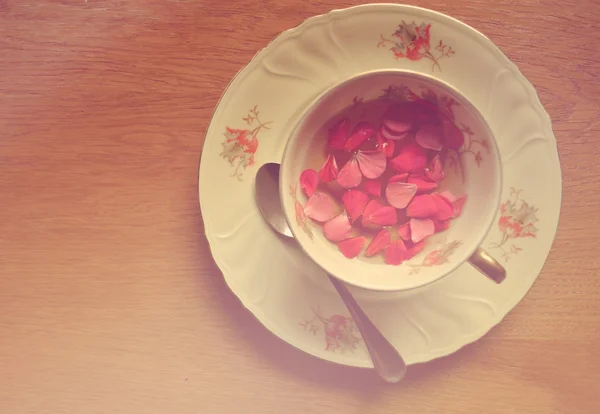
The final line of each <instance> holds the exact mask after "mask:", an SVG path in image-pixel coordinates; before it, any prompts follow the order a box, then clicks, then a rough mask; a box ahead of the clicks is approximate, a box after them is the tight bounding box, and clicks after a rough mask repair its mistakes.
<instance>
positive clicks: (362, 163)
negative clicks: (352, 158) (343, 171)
mask: <svg viewBox="0 0 600 414" xmlns="http://www.w3.org/2000/svg"><path fill="white" fill-rule="evenodd" d="M356 161H358V166H359V168H360V171H361V172H362V174H363V175H364V176H365V177H366V178H370V179H374V178H378V177H379V176H381V174H383V172H384V171H385V167H386V165H387V159H386V157H385V154H384V153H382V152H379V151H358V152H357V153H356Z"/></svg>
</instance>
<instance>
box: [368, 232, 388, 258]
mask: <svg viewBox="0 0 600 414" xmlns="http://www.w3.org/2000/svg"><path fill="white" fill-rule="evenodd" d="M391 239H392V237H391V235H390V232H389V231H388V229H383V230H381V231H380V232H379V233H377V235H376V236H375V237H374V238H373V240H372V241H371V243H369V246H368V247H367V251H366V252H365V254H366V255H367V256H368V257H372V256H375V255H376V254H377V253H379V252H380V251H382V250H383V249H385V248H386V247H387V245H388V244H390V240H391Z"/></svg>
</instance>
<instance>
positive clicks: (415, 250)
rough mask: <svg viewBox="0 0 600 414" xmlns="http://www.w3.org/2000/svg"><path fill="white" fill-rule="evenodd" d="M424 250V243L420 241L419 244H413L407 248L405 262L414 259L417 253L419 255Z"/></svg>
mask: <svg viewBox="0 0 600 414" xmlns="http://www.w3.org/2000/svg"><path fill="white" fill-rule="evenodd" d="M424 248H425V242H424V241H420V242H419V243H415V244H413V245H412V246H411V247H409V248H408V257H407V260H408V259H411V258H413V257H415V256H416V255H418V254H419V253H421V252H422V251H423V249H424Z"/></svg>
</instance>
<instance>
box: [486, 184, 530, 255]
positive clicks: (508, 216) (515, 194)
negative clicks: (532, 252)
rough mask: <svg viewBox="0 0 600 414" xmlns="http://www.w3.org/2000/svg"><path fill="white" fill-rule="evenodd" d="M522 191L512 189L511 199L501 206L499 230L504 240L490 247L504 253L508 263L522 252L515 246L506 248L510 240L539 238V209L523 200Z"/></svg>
mask: <svg viewBox="0 0 600 414" xmlns="http://www.w3.org/2000/svg"><path fill="white" fill-rule="evenodd" d="M521 191H522V190H516V189H515V188H511V198H510V199H508V200H506V201H505V202H504V203H502V204H501V205H500V218H499V219H498V228H499V229H500V231H501V232H502V239H501V240H500V241H499V242H498V243H492V244H491V245H490V247H491V248H492V249H500V250H501V251H502V257H503V258H504V260H505V261H506V262H508V260H509V259H510V257H511V256H514V255H517V254H518V253H519V252H520V251H521V250H522V248H520V247H517V246H515V245H512V246H510V247H509V248H506V247H505V245H506V244H507V243H508V242H509V240H512V239H520V238H526V237H534V238H535V237H536V236H537V231H538V229H537V227H536V226H535V223H537V221H538V218H537V214H536V213H537V211H538V209H537V208H536V207H534V206H532V205H530V204H529V203H527V202H526V201H524V200H522V199H521Z"/></svg>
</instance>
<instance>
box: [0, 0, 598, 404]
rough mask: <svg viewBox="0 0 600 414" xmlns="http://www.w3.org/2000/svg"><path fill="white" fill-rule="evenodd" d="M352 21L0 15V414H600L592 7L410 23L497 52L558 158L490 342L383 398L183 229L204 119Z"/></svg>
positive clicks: (189, 13) (76, 5) (295, 10)
mask: <svg viewBox="0 0 600 414" xmlns="http://www.w3.org/2000/svg"><path fill="white" fill-rule="evenodd" d="M358 3H359V2H352V1H347V2H343V1H334V0H329V1H323V0H320V1H316V0H315V1H311V2H305V1H300V0H289V1H288V0H286V1H279V2H277V1H274V0H232V1H228V2H223V3H221V2H220V1H217V0H196V1H192V0H181V1H174V0H146V1H143V0H120V1H117V0H111V1H101V0H78V1H75V0H56V1H48V0H37V1H17V0H0V377H1V378H2V379H1V381H2V382H1V384H0V412H2V413H7V414H21V413H35V414H44V413H48V414H50V413H51V414H59V413H77V414H83V413H86V414H87V413H107V414H118V413H123V414H125V413H126V414H131V413H144V414H150V413H177V414H192V413H194V414H196V413H203V414H204V413H206V414H210V413H215V414H217V413H219V414H223V413H273V414H275V413H277V414H279V413H304V414H309V413H334V412H335V413H337V412H340V413H361V414H362V413H379V414H386V413H390V414H391V413H436V414H438V413H471V412H474V410H482V412H484V413H519V414H524V413H541V414H551V413H560V414H567V413H599V412H600V386H599V385H598V384H599V380H600V374H599V371H600V275H599V274H598V270H599V266H600V259H599V258H600V254H599V253H598V247H597V246H598V243H599V236H600V231H599V230H598V225H599V224H600V221H599V219H600V215H599V213H598V209H599V203H600V192H599V191H598V188H599V186H600V163H599V161H598V158H597V157H599V156H600V121H599V119H600V81H599V78H598V76H599V75H600V46H599V44H600V4H599V3H598V1H597V0H580V1H579V2H576V1H574V0H569V1H566V2H565V1H558V0H537V1H534V0H521V1H516V0H495V1H491V0H477V1H467V0H456V1H453V2H447V3H446V2H441V1H419V2H418V3H419V5H421V6H424V7H429V8H434V9H437V10H440V11H442V12H446V13H448V14H451V15H453V16H455V17H457V18H459V19H461V20H463V21H465V22H466V23H468V24H470V25H472V26H474V27H475V28H477V29H479V30H481V31H483V32H484V33H485V34H486V35H488V36H489V37H490V38H491V39H492V40H493V41H494V42H496V43H497V44H498V45H499V46H500V47H501V48H502V49H503V50H504V52H505V53H506V54H507V55H508V56H509V57H510V58H511V59H512V60H513V61H515V62H516V63H517V64H518V65H519V66H520V68H521V70H522V71H523V73H524V74H525V76H526V77H528V78H529V79H530V80H531V82H532V83H533V84H534V85H535V86H536V87H537V89H538V91H539V93H540V96H541V100H542V102H543V103H544V105H545V106H546V108H547V110H548V111H549V113H550V115H551V116H552V119H553V120H554V128H555V132H556V136H557V139H558V146H559V151H560V156H561V162H562V168H563V176H564V203H563V210H562V217H561V221H560V229H559V232H558V235H557V238H556V241H555V244H554V247H553V249H552V253H551V255H550V258H549V260H548V262H547V264H546V266H545V268H544V270H543V273H542V275H541V276H540V278H539V279H538V281H537V282H536V284H535V285H534V287H533V289H532V290H531V291H530V293H529V294H528V295H527V297H526V298H525V300H524V301H523V302H522V303H521V304H520V305H519V306H518V307H517V308H516V309H515V310H514V311H513V312H512V313H510V314H509V316H508V317H507V318H506V319H505V320H504V322H502V324H501V325H499V326H498V327H497V328H495V329H494V330H493V331H492V332H491V333H490V334H489V335H487V336H486V337H485V338H484V339H482V340H481V341H479V342H477V343H476V344H473V345H471V346H469V347H467V348H466V349H464V350H462V351H460V352H458V353H457V354H455V355H453V356H451V357H448V358H444V359H442V360H439V361H436V362H434V363H431V364H426V365H423V366H418V367H414V368H413V369H411V371H410V375H409V377H408V379H407V380H406V381H405V382H403V383H401V384H399V385H396V386H388V385H382V384H381V383H380V382H379V380H378V379H377V378H376V377H375V376H374V375H371V374H370V373H369V372H365V371H360V370H354V369H350V368H345V367H338V366H333V365H330V364H326V363H323V362H321V361H318V360H315V359H313V358H311V357H309V356H307V355H305V354H302V353H300V352H298V351H296V350H294V349H292V348H291V347H290V346H288V345H287V344H284V343H281V342H280V341H279V340H278V339H275V338H274V337H273V336H272V335H271V334H270V333H268V332H267V331H266V330H265V329H264V328H263V327H262V326H261V325H259V324H258V323H257V322H256V321H255V320H254V319H253V317H251V316H250V314H249V313H248V312H246V311H245V310H244V309H243V308H242V307H241V306H240V305H239V303H238V301H237V300H236V299H235V298H234V297H233V295H231V294H230V292H229V291H228V289H227V288H226V286H225V284H224V282H223V279H222V277H221V275H220V273H219V271H218V269H217V267H216V266H215V264H214V262H213V261H212V259H211V256H210V253H209V249H208V245H207V242H206V240H205V238H204V235H203V225H202V218H201V216H200V211H199V208H198V195H197V170H198V160H199V156H200V153H201V150H202V143H203V137H204V133H205V131H206V129H207V127H208V123H209V120H210V117H211V114H212V110H213V108H214V107H215V105H216V103H217V101H218V99H219V97H220V95H221V93H222V92H223V90H224V88H225V87H226V86H227V83H228V81H229V80H230V79H231V77H232V76H234V75H235V73H236V72H237V71H238V70H239V69H240V68H241V67H242V66H243V65H244V64H246V63H247V62H248V61H249V60H250V59H251V58H252V57H253V56H254V54H255V53H256V52H257V51H258V50H259V49H261V48H262V47H264V46H266V45H267V43H268V42H269V41H270V40H271V39H272V38H273V37H274V36H276V35H277V34H278V33H279V32H281V31H283V30H285V29H288V28H290V27H293V26H295V25H297V24H299V23H300V22H301V21H302V20H303V19H305V18H307V17H309V16H311V15H314V14H320V13H324V12H327V11H328V10H330V9H332V8H340V7H345V6H349V5H352V4H358Z"/></svg>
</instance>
